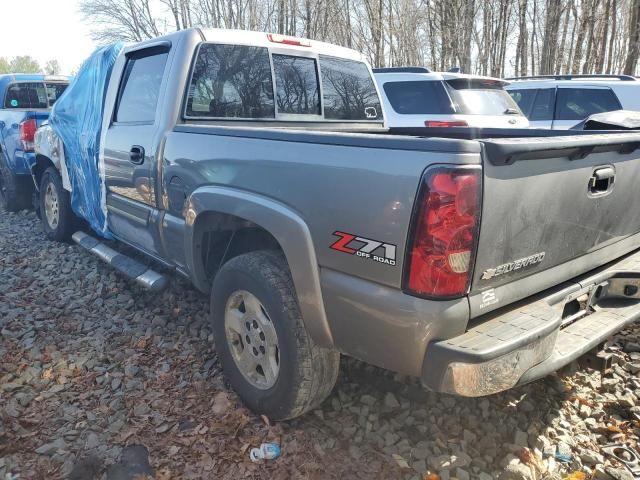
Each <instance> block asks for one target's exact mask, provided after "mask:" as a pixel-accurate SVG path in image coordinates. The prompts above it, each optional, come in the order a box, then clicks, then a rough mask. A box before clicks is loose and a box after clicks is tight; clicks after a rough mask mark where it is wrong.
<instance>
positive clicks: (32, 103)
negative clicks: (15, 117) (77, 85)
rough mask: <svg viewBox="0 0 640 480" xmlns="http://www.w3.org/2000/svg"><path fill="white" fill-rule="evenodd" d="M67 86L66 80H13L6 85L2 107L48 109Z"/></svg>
mask: <svg viewBox="0 0 640 480" xmlns="http://www.w3.org/2000/svg"><path fill="white" fill-rule="evenodd" d="M68 86H69V84H68V83H66V82H15V83H12V84H10V85H9V86H8V87H7V91H6V93H5V97H4V103H3V108H8V109H22V110H24V109H27V110H48V109H50V108H51V107H52V106H53V104H54V103H55V102H56V100H57V99H58V98H59V97H60V95H62V92H64V91H65V89H66V88H67V87H68Z"/></svg>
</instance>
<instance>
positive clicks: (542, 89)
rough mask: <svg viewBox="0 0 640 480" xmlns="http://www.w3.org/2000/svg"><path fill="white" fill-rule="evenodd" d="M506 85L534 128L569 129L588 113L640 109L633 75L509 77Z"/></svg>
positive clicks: (639, 90)
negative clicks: (508, 82)
mask: <svg viewBox="0 0 640 480" xmlns="http://www.w3.org/2000/svg"><path fill="white" fill-rule="evenodd" d="M508 80H509V81H510V82H511V83H510V84H509V85H508V86H507V87H506V89H507V91H508V92H509V93H510V94H511V96H512V97H513V99H514V100H515V101H516V102H517V103H518V105H519V106H520V109H521V110H522V111H523V112H524V114H525V115H526V116H527V117H528V118H529V122H530V123H531V126H532V127H533V128H549V129H554V130H566V129H569V128H571V127H573V126H574V125H576V124H577V123H580V122H581V121H582V120H584V119H585V118H586V117H588V116H589V115H593V114H594V113H601V112H610V111H613V110H621V109H623V110H636V111H640V81H638V80H637V79H636V78H635V77H632V76H630V75H540V76H534V77H519V78H509V79H508Z"/></svg>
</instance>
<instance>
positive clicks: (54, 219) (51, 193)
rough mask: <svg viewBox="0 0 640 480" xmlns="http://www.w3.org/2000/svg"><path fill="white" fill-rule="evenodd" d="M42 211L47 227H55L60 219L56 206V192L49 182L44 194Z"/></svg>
mask: <svg viewBox="0 0 640 480" xmlns="http://www.w3.org/2000/svg"><path fill="white" fill-rule="evenodd" d="M44 212H45V215H46V217H47V223H48V224H49V227H51V228H52V229H55V228H56V227H57V226H58V222H59V220H60V210H59V206H58V194H57V192H56V189H55V188H54V186H53V185H52V184H51V183H48V184H47V189H46V191H45V194H44Z"/></svg>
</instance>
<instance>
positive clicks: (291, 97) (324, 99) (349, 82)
mask: <svg viewBox="0 0 640 480" xmlns="http://www.w3.org/2000/svg"><path fill="white" fill-rule="evenodd" d="M184 117H185V118H186V119H200V120H205V119H217V120H219V119H232V120H299V121H315V122H317V121H341V122H350V121H357V122H370V121H375V122H376V123H381V121H382V118H383V117H382V108H381V106H380V100H379V98H378V93H377V90H376V87H375V83H374V81H373V78H372V75H371V70H370V69H369V67H368V66H367V65H366V64H365V63H363V62H360V61H357V60H351V59H347V58H338V57H332V56H328V55H322V54H315V53H313V52H312V51H310V52H304V53H302V52H298V51H293V50H292V51H291V52H288V51H285V50H283V49H274V50H273V51H272V50H271V49H270V48H267V47H262V46H248V45H232V44H221V43H211V42H204V43H202V44H200V46H199V48H198V49H197V51H196V54H195V59H194V62H193V66H192V72H191V77H190V80H189V85H188V88H187V93H186V99H185V107H184Z"/></svg>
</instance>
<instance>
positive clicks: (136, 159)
mask: <svg viewBox="0 0 640 480" xmlns="http://www.w3.org/2000/svg"><path fill="white" fill-rule="evenodd" d="M129 161H130V162H131V163H133V164H135V165H142V163H143V162H144V148H143V147H141V146H140V145H134V146H133V147H131V150H129Z"/></svg>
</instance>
